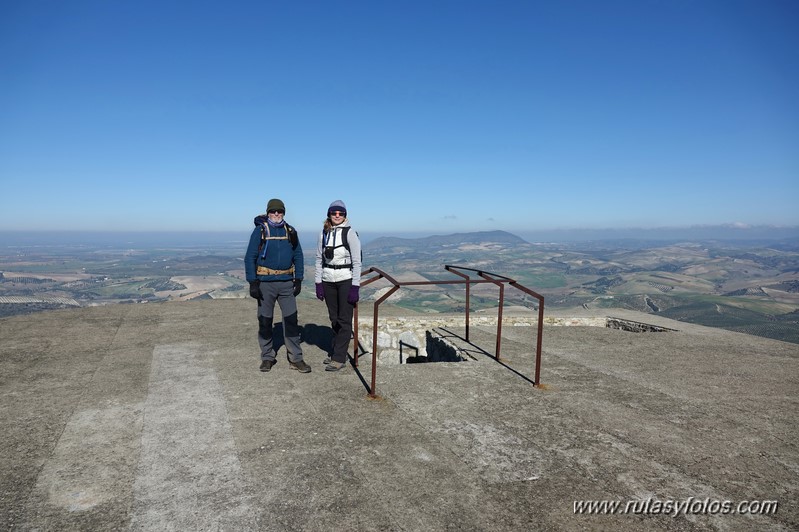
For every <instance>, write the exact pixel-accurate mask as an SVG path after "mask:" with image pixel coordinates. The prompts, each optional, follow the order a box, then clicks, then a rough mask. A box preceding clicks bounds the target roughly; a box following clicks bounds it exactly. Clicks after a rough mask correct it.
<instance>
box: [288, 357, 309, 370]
mask: <svg viewBox="0 0 799 532" xmlns="http://www.w3.org/2000/svg"><path fill="white" fill-rule="evenodd" d="M289 367H290V368H291V369H296V370H297V371H299V372H300V373H310V372H311V366H309V365H308V364H306V363H305V361H304V360H299V361H297V362H289Z"/></svg>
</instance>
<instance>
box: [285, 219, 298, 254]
mask: <svg viewBox="0 0 799 532" xmlns="http://www.w3.org/2000/svg"><path fill="white" fill-rule="evenodd" d="M286 233H287V234H288V235H289V242H291V249H297V244H298V243H299V240H300V239H299V237H298V236H297V230H296V229H294V227H292V226H290V225H289V224H286Z"/></svg>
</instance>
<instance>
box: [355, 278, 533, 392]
mask: <svg viewBox="0 0 799 532" xmlns="http://www.w3.org/2000/svg"><path fill="white" fill-rule="evenodd" d="M444 269H445V270H447V271H448V272H451V273H453V274H455V275H457V276H459V277H461V279H460V280H457V279H456V280H440V281H397V280H396V279H394V278H393V277H391V276H390V275H389V274H387V273H386V272H384V271H382V270H380V269H378V268H369V269H368V270H365V271H364V272H362V273H361V286H366V285H369V284H371V283H373V282H375V281H378V280H380V279H385V280H387V281H388V282H389V283H391V284H392V285H393V286H392V288H391V289H390V290H389V291H388V292H386V293H385V294H383V295H382V296H380V298H378V299H377V300H376V301H375V303H374V312H373V316H372V320H373V324H372V383H371V387H370V389H369V396H370V397H375V396H376V395H375V387H376V382H377V355H378V349H377V324H378V319H379V312H380V311H379V307H380V304H381V303H383V302H384V301H385V300H386V299H388V298H389V297H391V295H392V294H394V292H396V291H397V290H399V289H400V288H402V287H403V286H420V285H439V284H465V285H466V309H465V313H466V341H467V342H470V339H469V313H470V293H471V286H472V285H473V284H482V283H491V284H494V285H496V286H497V287H498V288H499V305H498V307H497V340H496V353H495V355H494V358H495V359H496V360H497V361H499V360H500V350H501V349H502V310H503V307H504V304H505V285H506V284H508V285H510V286H512V287H514V288H516V289H518V290H521V291H522V292H524V293H525V294H528V295H530V296H533V297H534V298H536V299H538V336H537V339H536V348H535V378H534V379H533V384H534V385H535V386H538V385H539V384H540V383H541V338H542V335H543V331H544V296H542V295H541V294H538V293H536V292H534V291H532V290H530V289H529V288H527V287H525V286H523V285H521V284H519V283H518V282H517V281H516V280H515V279H511V278H510V277H505V276H504V275H498V274H496V273H491V272H486V271H483V270H478V269H474V268H467V267H464V266H452V265H444ZM464 272H473V273H476V274H477V275H478V276H479V277H480V279H475V278H474V277H472V276H471V275H469V274H468V273H464ZM372 273H373V274H375V276H374V277H371V278H369V279H364V277H365V276H367V275H369V274H372ZM353 322H354V323H353V337H354V342H355V345H354V350H353V352H354V353H355V356H354V357H353V363H354V365H355V367H357V366H358V306H357V305H356V306H355V312H354V314H353Z"/></svg>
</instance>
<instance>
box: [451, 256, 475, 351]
mask: <svg viewBox="0 0 799 532" xmlns="http://www.w3.org/2000/svg"><path fill="white" fill-rule="evenodd" d="M444 269H445V270H447V271H448V272H450V273H454V274H455V275H458V276H460V277H463V278H464V279H466V313H465V314H466V341H467V342H468V341H469V307H470V304H469V289H470V288H471V286H472V283H471V279H472V278H471V277H469V276H468V275H466V274H465V273H461V272H459V271H457V270H453V269H452V267H451V266H449V265H446V264H445V265H444Z"/></svg>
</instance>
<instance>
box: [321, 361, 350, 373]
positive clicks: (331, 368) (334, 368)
mask: <svg viewBox="0 0 799 532" xmlns="http://www.w3.org/2000/svg"><path fill="white" fill-rule="evenodd" d="M346 365H347V363H346V362H336V361H335V360H331V361H330V364H328V365H327V366H325V371H338V370H340V369H342V368H344V366H346Z"/></svg>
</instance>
